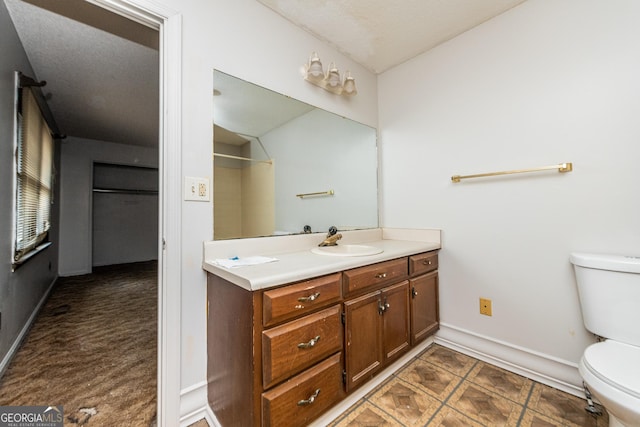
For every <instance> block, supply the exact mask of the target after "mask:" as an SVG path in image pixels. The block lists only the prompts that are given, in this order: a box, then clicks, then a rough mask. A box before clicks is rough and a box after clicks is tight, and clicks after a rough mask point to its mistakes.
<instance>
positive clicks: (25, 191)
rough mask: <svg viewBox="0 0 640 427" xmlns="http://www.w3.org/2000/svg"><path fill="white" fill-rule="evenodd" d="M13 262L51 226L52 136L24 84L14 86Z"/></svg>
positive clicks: (23, 256) (41, 237)
mask: <svg viewBox="0 0 640 427" xmlns="http://www.w3.org/2000/svg"><path fill="white" fill-rule="evenodd" d="M18 91H19V92H18V100H19V101H18V111H17V124H18V126H17V137H18V141H17V152H16V217H15V218H16V227H15V229H16V236H15V250H14V259H13V262H14V263H15V264H19V263H20V262H22V261H24V260H25V259H26V258H27V257H28V256H29V254H30V252H31V251H33V250H35V249H36V248H37V247H38V245H40V244H41V243H42V242H43V241H45V240H46V239H47V234H48V231H49V228H50V227H51V188H52V172H53V171H52V165H53V138H52V136H51V131H50V130H49V127H48V126H47V123H46V122H45V120H44V118H43V117H42V113H41V112H40V108H39V107H38V104H37V102H36V99H35V97H34V95H33V93H32V91H31V89H30V88H28V87H23V88H19V89H18Z"/></svg>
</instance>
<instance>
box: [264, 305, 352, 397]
mask: <svg viewBox="0 0 640 427" xmlns="http://www.w3.org/2000/svg"><path fill="white" fill-rule="evenodd" d="M341 311H342V310H341V306H340V305H335V306H333V307H330V308H327V309H325V310H322V311H319V312H317V313H313V314H309V315H308V316H305V317H302V318H300V319H297V320H294V321H292V322H289V323H285V324H284V325H280V326H276V327H275V328H271V329H269V330H266V331H264V332H263V333H262V383H263V386H264V388H265V389H267V388H269V387H271V386H272V385H274V384H276V383H278V382H280V381H282V380H285V379H287V378H288V377H290V376H291V375H293V374H296V373H298V372H300V371H302V370H303V369H305V368H307V367H309V366H311V365H313V364H314V363H316V362H317V361H319V360H322V359H324V358H325V357H327V356H328V355H330V354H332V353H335V352H337V351H340V350H342V337H343V327H342V321H341Z"/></svg>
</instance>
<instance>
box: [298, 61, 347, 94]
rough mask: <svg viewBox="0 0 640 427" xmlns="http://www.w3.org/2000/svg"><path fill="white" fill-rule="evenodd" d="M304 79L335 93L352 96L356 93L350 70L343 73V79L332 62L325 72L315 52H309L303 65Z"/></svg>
mask: <svg viewBox="0 0 640 427" xmlns="http://www.w3.org/2000/svg"><path fill="white" fill-rule="evenodd" d="M304 79H305V80H306V81H308V82H309V83H312V84H314V85H316V86H319V87H321V88H323V89H324V90H327V91H329V92H331V93H335V94H336V95H347V96H352V95H355V94H357V93H358V91H357V90H356V80H355V79H354V78H353V76H352V75H351V72H350V71H347V72H346V73H345V74H344V80H343V79H342V78H341V77H340V71H338V68H337V67H336V65H335V63H333V62H332V63H331V65H329V68H328V69H327V72H326V73H325V72H324V70H323V68H322V62H320V58H319V57H318V54H317V53H316V52H313V53H312V54H311V57H309V62H308V63H307V64H306V66H305V73H304Z"/></svg>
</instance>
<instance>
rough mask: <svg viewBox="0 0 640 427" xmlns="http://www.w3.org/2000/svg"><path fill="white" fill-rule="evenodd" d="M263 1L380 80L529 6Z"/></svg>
mask: <svg viewBox="0 0 640 427" xmlns="http://www.w3.org/2000/svg"><path fill="white" fill-rule="evenodd" d="M258 1H259V2H260V3H262V4H264V5H266V6H268V7H269V8H271V9H273V10H274V11H276V12H277V13H279V14H280V15H282V16H284V17H285V18H287V19H288V20H290V21H291V22H293V23H294V24H296V25H297V26H299V27H302V28H304V29H305V30H307V31H309V32H310V33H312V34H314V35H315V36H316V37H318V38H320V39H322V40H325V41H327V42H328V43H329V44H331V45H333V46H334V47H335V48H336V49H338V50H339V51H341V52H343V53H344V54H346V55H347V56H349V57H351V58H352V59H353V60H354V61H356V62H357V63H359V64H361V65H363V66H364V67H366V68H368V69H369V70H371V71H373V72H374V73H376V74H377V73H381V72H383V71H385V70H387V69H389V68H391V67H393V66H395V65H398V64H400V63H402V62H404V61H406V60H408V59H411V58H413V57H415V56H417V55H419V54H421V53H423V52H426V51H427V50H429V49H431V48H433V47H435V46H437V45H439V44H441V43H443V42H445V41H447V40H449V39H451V38H453V37H455V36H457V35H459V34H461V33H463V32H465V31H467V30H469V29H471V28H473V27H475V26H476V25H479V24H481V23H482V22H484V21H486V20H488V19H491V18H493V17H494V16H497V15H499V14H501V13H503V12H505V11H506V10H508V9H510V8H512V7H514V6H516V5H518V4H520V3H523V2H524V1H525V0H396V1H389V0H349V1H343V0H342V1H341V0H333V1H331V0H258ZM311 48H312V47H310V49H311ZM318 54H319V55H320V58H321V59H323V57H322V52H318Z"/></svg>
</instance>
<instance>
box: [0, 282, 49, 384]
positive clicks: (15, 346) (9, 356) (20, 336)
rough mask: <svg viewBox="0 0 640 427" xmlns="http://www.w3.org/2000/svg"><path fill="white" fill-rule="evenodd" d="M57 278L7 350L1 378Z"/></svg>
mask: <svg viewBox="0 0 640 427" xmlns="http://www.w3.org/2000/svg"><path fill="white" fill-rule="evenodd" d="M57 280H58V278H57V277H54V279H53V280H52V281H51V283H50V284H49V287H48V288H47V290H46V291H45V293H44V294H43V295H42V297H41V298H40V301H38V304H37V305H36V307H35V308H34V309H33V311H32V312H31V315H30V316H29V319H27V323H25V324H24V326H23V327H22V329H21V330H20V333H19V334H18V336H17V337H16V339H15V340H14V341H13V344H12V345H11V347H10V348H9V351H8V352H7V354H5V356H4V358H3V359H2V362H1V363H0V378H2V377H3V376H4V371H5V370H6V369H7V368H8V367H9V364H10V363H11V360H12V359H13V357H14V356H15V355H16V353H17V351H18V349H19V348H20V344H22V341H23V340H24V339H25V337H26V336H27V333H28V332H29V329H31V325H32V324H33V321H34V320H35V319H36V316H37V315H38V313H39V312H40V309H41V308H42V306H43V305H44V303H45V302H46V301H47V298H49V294H51V290H52V289H53V286H54V285H55V284H56V281H57Z"/></svg>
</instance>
